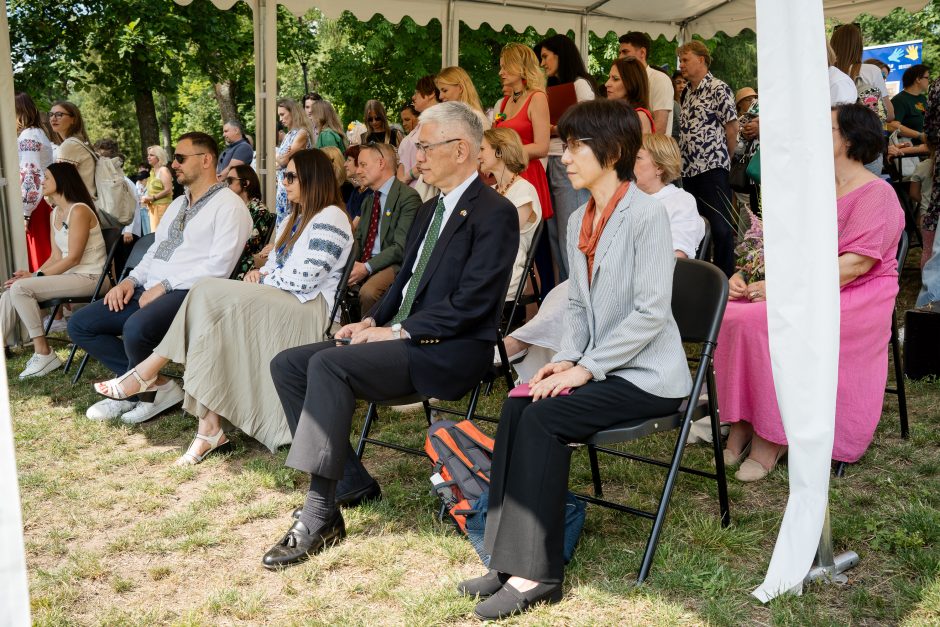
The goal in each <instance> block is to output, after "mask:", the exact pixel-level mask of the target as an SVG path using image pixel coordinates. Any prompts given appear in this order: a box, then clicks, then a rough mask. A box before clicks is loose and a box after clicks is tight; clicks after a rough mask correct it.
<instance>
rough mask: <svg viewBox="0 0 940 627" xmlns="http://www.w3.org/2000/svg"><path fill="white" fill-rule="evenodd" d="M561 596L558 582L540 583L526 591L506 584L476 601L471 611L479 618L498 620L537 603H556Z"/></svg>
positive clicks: (525, 610) (526, 609) (525, 609)
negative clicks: (485, 597)
mask: <svg viewBox="0 0 940 627" xmlns="http://www.w3.org/2000/svg"><path fill="white" fill-rule="evenodd" d="M561 597H562V590H561V584H560V583H540V584H539V585H537V586H535V587H534V588H532V589H531V590H529V591H527V592H519V591H518V590H516V589H515V588H513V587H512V586H510V585H509V584H506V585H504V586H503V587H502V588H500V589H499V591H498V592H496V594H494V595H493V596H491V597H490V598H488V599H486V600H485V601H480V602H479V603H477V606H476V608H475V609H474V610H473V613H474V614H475V615H476V617H477V618H479V619H481V620H499V619H501V618H506V617H508V616H512V615H513V614H521V613H523V612H527V611H529V610H530V609H532V608H533V607H534V606H536V605H538V604H539V603H547V604H552V603H558V602H559V601H561Z"/></svg>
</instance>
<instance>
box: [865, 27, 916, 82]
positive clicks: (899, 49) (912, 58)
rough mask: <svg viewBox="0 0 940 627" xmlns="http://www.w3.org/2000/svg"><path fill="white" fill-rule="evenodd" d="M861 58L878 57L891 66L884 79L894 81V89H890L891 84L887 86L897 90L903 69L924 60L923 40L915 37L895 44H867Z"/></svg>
mask: <svg viewBox="0 0 940 627" xmlns="http://www.w3.org/2000/svg"><path fill="white" fill-rule="evenodd" d="M862 58H863V59H878V60H879V61H881V62H883V63H885V64H887V66H888V67H890V68H891V73H890V74H888V78H887V79H885V80H886V82H889V83H891V82H893V83H896V84H897V85H898V87H897V88H896V89H891V86H889V89H891V91H892V92H897V91H898V90H899V89H900V84H901V75H902V74H904V70H906V69H907V68H909V67H911V66H912V65H917V64H918V63H923V62H924V42H923V40H921V39H917V40H915V41H903V42H901V43H896V44H882V45H880V46H868V47H866V48H865V52H864V53H862Z"/></svg>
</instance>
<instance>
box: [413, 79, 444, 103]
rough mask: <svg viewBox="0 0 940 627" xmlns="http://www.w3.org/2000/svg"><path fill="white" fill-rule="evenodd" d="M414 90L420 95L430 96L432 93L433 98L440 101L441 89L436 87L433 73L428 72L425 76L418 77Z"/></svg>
mask: <svg viewBox="0 0 940 627" xmlns="http://www.w3.org/2000/svg"><path fill="white" fill-rule="evenodd" d="M415 91H416V92H418V93H419V94H421V95H422V96H430V95H431V94H434V99H435V100H437V101H438V102H440V101H441V90H440V89H438V88H437V83H435V82H434V75H433V74H428V75H427V76H422V77H421V78H419V79H418V83H417V84H416V85H415Z"/></svg>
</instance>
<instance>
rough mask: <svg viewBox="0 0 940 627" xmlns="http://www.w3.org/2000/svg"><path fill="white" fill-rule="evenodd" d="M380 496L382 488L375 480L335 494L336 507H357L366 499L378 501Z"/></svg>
mask: <svg viewBox="0 0 940 627" xmlns="http://www.w3.org/2000/svg"><path fill="white" fill-rule="evenodd" d="M381 498H382V488H380V487H379V484H378V482H377V481H373V482H372V483H369V484H366V485H365V486H364V487H360V488H355V489H353V490H350V491H348V492H345V493H343V494H337V495H336V506H337V507H358V506H359V505H362V504H363V503H365V502H367V501H378V500H380V499H381Z"/></svg>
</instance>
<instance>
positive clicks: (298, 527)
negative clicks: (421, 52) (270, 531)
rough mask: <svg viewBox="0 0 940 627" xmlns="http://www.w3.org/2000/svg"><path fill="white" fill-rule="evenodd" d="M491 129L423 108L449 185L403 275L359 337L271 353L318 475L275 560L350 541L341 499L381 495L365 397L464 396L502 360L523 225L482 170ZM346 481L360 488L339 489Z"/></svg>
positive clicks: (422, 225)
mask: <svg viewBox="0 0 940 627" xmlns="http://www.w3.org/2000/svg"><path fill="white" fill-rule="evenodd" d="M482 137H483V127H482V124H481V122H480V119H479V118H478V117H477V115H476V113H474V112H473V110H472V109H470V108H469V107H468V106H467V105H465V104H463V103H459V102H446V103H441V104H439V105H436V106H434V107H431V108H430V109H427V110H426V111H425V112H424V113H422V116H421V132H420V134H419V143H418V144H417V148H418V154H417V168H418V169H419V170H420V172H421V174H422V175H423V177H424V180H425V181H426V182H427V183H428V184H430V185H434V186H435V187H438V188H439V189H440V190H441V194H440V195H439V196H438V197H436V198H434V199H432V200H430V201H428V202H427V203H425V204H424V205H422V206H421V208H420V209H419V210H418V214H417V216H416V217H415V221H414V223H413V224H412V227H411V230H410V231H409V232H408V237H407V239H406V243H405V252H404V259H403V262H402V267H401V270H400V271H399V273H398V275H397V276H396V277H395V281H394V282H393V283H392V285H391V287H390V288H389V289H388V291H387V292H386V294H385V296H384V298H383V299H382V300H381V301H380V302H379V303H378V304H377V305H376V306H375V307H374V308H373V310H372V311H371V312H369V315H368V316H367V317H366V318H364V319H363V320H362V322H358V323H355V324H350V325H346V326H345V327H343V328H342V329H340V330H339V331H338V332H337V333H336V338H337V339H342V340H348V341H349V343H350V345H349V346H342V345H337V344H336V343H334V342H321V343H319V344H312V345H309V346H301V347H298V348H293V349H289V350H286V351H284V352H282V353H280V354H279V355H278V356H277V357H275V358H274V359H273V360H272V361H271V376H272V377H273V378H274V384H275V387H276V388H277V391H278V395H279V396H280V399H281V403H282V405H283V406H284V412H285V414H286V416H287V421H288V424H289V425H290V427H291V432H292V434H293V443H292V444H291V448H290V452H289V453H288V455H287V465H288V466H290V467H292V468H296V469H298V470H302V471H304V472H309V473H310V475H311V478H310V490H309V491H308V492H307V498H306V500H305V502H304V506H303V508H302V510H300V512H299V515H298V516H297V519H296V520H295V521H293V525H292V526H291V528H290V529H289V530H288V531H287V533H286V534H285V535H284V537H283V538H282V539H281V540H280V541H279V542H278V543H277V544H276V545H274V546H273V547H272V548H271V549H270V550H269V551H268V552H267V553H266V554H265V556H264V558H263V560H262V563H263V564H264V566H265V567H266V568H270V569H274V568H280V567H283V566H288V565H290V564H295V563H298V562H301V561H304V560H306V559H307V558H308V557H309V556H310V555H313V554H315V553H317V552H319V551H321V550H323V549H324V548H325V547H327V546H329V545H331V544H333V543H334V542H337V541H339V540H341V539H342V538H343V537H345V535H346V531H345V526H344V523H343V517H342V515H341V514H340V511H339V505H340V504H346V503H350V502H352V501H358V500H361V499H362V498H364V497H377V496H378V495H379V493H380V492H379V488H378V484H377V483H375V480H374V479H372V478H371V477H370V476H369V475H368V473H367V472H366V470H365V468H364V467H362V464H361V462H359V459H358V458H357V457H356V455H355V453H354V452H353V450H352V447H351V446H350V444H349V432H350V426H351V423H352V416H353V412H354V411H355V407H356V400H357V399H362V400H366V401H388V400H393V399H399V398H403V397H407V396H411V395H414V394H416V393H418V394H421V395H424V396H429V397H430V396H435V397H438V398H443V399H458V398H460V397H461V396H463V395H464V394H466V393H467V392H468V391H469V390H470V389H471V388H472V387H473V386H474V385H475V384H476V383H477V382H478V381H479V380H480V378H481V377H482V376H483V374H484V373H485V372H486V370H487V368H488V367H489V365H490V364H491V363H492V359H493V343H494V342H495V341H496V333H497V328H498V325H499V316H500V312H501V310H502V306H503V299H504V297H505V294H506V289H507V287H508V284H509V278H510V273H511V271H512V265H513V262H514V260H515V257H516V252H517V250H518V249H519V223H518V217H517V213H516V210H515V207H514V206H513V205H512V203H511V202H509V201H508V200H506V199H505V198H503V197H502V196H500V195H499V194H497V193H496V192H495V191H494V190H492V189H491V188H489V187H487V186H486V185H484V184H483V182H482V181H481V180H480V178H479V176H478V175H477V168H478V162H477V155H478V153H479V149H480V142H481V140H482ZM340 480H343V483H344V485H345V486H350V485H352V486H354V491H353V492H352V493H346V494H342V493H341V494H340V496H337V484H338V482H339V481H340Z"/></svg>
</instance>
